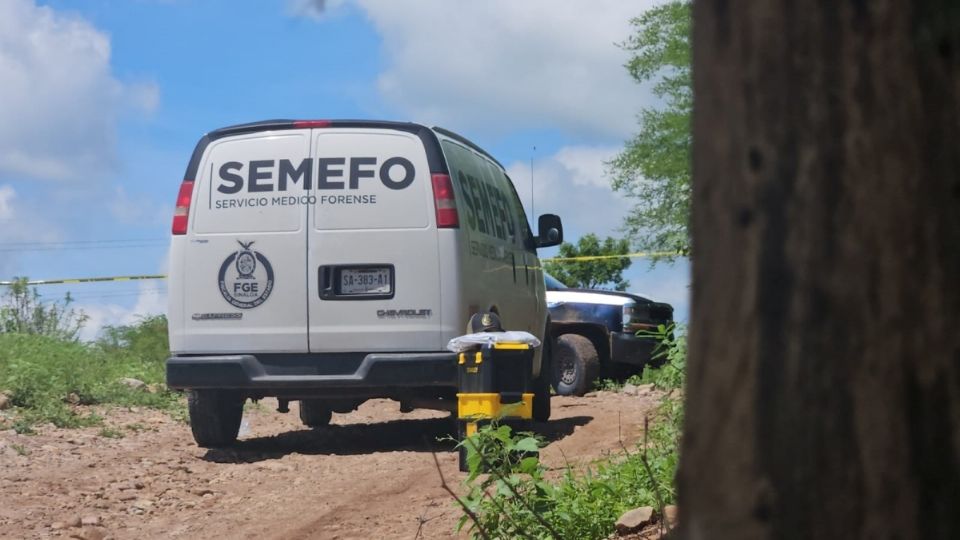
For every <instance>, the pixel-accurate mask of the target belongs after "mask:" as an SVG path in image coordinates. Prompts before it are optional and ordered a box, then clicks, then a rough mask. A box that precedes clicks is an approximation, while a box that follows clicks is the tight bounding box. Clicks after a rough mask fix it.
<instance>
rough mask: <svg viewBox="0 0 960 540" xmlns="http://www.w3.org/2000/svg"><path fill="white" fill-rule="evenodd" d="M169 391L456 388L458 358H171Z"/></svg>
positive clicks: (380, 355) (407, 355)
mask: <svg viewBox="0 0 960 540" xmlns="http://www.w3.org/2000/svg"><path fill="white" fill-rule="evenodd" d="M167 386H169V387H170V388H176V389H181V390H186V389H238V390H248V391H250V392H251V393H263V394H264V395H282V394H285V393H288V392H289V391H297V390H331V391H336V390H343V391H353V392H356V391H361V390H364V389H366V390H370V391H372V390H388V389H397V390H401V389H407V388H430V387H434V388H436V387H450V388H455V387H456V386H457V355H456V353H452V352H439V353H437V352H428V353H370V354H288V355H287V354H267V355H253V354H237V355H203V356H173V357H170V358H168V359H167ZM360 393H371V394H372V393H377V392H360Z"/></svg>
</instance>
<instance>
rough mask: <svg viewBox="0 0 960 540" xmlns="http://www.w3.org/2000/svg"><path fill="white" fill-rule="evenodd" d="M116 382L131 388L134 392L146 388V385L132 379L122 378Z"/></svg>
mask: <svg viewBox="0 0 960 540" xmlns="http://www.w3.org/2000/svg"><path fill="white" fill-rule="evenodd" d="M117 382H118V383H120V384H122V385H124V386H126V387H128V388H132V389H134V390H140V389H146V386H147V383H145V382H143V381H141V380H140V379H134V378H132V377H124V378H122V379H120V380H119V381H117Z"/></svg>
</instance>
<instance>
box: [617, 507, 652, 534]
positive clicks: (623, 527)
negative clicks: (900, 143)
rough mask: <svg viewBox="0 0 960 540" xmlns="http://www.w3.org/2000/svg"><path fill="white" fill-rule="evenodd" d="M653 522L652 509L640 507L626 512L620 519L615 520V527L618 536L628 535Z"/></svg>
mask: <svg viewBox="0 0 960 540" xmlns="http://www.w3.org/2000/svg"><path fill="white" fill-rule="evenodd" d="M652 522H653V508H652V507H650V506H641V507H640V508H634V509H633V510H628V511H626V512H625V513H624V514H623V515H622V516H620V519H618V520H617V523H616V525H615V527H616V528H617V533H619V534H629V533H632V532H637V531H639V530H640V529H642V528H644V527H645V526H647V525H649V524H650V523H652Z"/></svg>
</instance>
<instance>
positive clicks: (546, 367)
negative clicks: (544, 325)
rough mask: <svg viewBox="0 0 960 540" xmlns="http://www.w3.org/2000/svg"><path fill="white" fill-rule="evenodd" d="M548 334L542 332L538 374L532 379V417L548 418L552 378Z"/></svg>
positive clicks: (540, 420)
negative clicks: (541, 349)
mask: <svg viewBox="0 0 960 540" xmlns="http://www.w3.org/2000/svg"><path fill="white" fill-rule="evenodd" d="M551 341H552V339H551V338H550V334H549V333H547V332H544V337H543V351H541V353H540V357H541V360H540V362H541V365H540V376H539V377H537V378H536V379H534V380H533V419H534V420H535V421H537V422H546V421H548V420H550V383H551V382H552V379H553V368H552V367H551V366H552V364H553V345H552V343H551Z"/></svg>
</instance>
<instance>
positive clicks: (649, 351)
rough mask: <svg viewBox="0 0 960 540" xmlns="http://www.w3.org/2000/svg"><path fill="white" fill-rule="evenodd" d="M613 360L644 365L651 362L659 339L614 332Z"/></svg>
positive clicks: (612, 340) (612, 338) (612, 339)
mask: <svg viewBox="0 0 960 540" xmlns="http://www.w3.org/2000/svg"><path fill="white" fill-rule="evenodd" d="M610 341H611V342H612V351H611V352H612V354H611V360H613V361H614V362H618V363H621V364H632V365H635V366H644V365H647V364H649V363H651V360H652V359H653V350H654V349H655V348H656V347H657V341H656V340H655V339H652V338H648V337H637V336H634V335H632V334H623V333H619V332H618V333H614V334H612V336H611V340H610Z"/></svg>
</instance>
